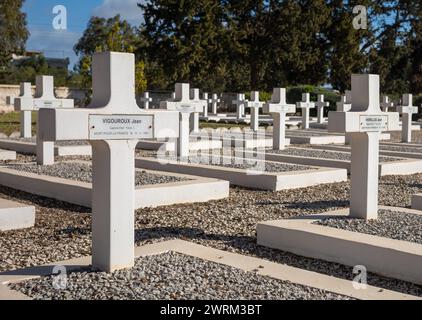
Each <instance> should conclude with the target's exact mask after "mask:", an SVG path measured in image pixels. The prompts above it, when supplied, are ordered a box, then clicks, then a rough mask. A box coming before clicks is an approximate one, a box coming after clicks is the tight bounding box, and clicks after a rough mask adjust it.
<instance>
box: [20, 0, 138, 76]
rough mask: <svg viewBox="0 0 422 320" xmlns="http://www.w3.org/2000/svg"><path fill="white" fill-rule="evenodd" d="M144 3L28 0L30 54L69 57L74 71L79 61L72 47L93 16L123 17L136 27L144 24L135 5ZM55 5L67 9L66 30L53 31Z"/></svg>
mask: <svg viewBox="0 0 422 320" xmlns="http://www.w3.org/2000/svg"><path fill="white" fill-rule="evenodd" d="M138 2H142V1H141V0H26V1H25V4H24V7H23V11H24V12H25V13H26V14H27V22H28V30H29V32H30V33H31V36H30V38H29V39H28V42H27V44H26V48H27V50H36V51H43V52H44V53H45V55H46V56H48V57H69V58H70V61H71V65H70V68H73V65H74V63H75V62H76V61H77V57H76V56H75V53H74V52H73V46H74V45H75V43H76V42H77V41H78V39H79V38H80V37H81V35H82V33H83V31H84V30H85V28H86V26H87V23H88V20H89V18H90V17H91V16H94V15H95V16H100V17H106V18H108V17H112V16H114V15H116V14H118V13H119V14H120V15H121V16H122V17H123V18H125V19H127V20H128V21H129V22H130V23H132V24H133V25H136V24H139V23H140V21H142V11H141V10H140V9H139V8H137V6H136V4H137V3H138ZM56 5H63V6H65V7H66V9H67V30H60V31H59V30H55V29H54V28H53V25H52V23H53V19H54V17H55V15H54V14H53V13H52V11H53V8H54V7H55V6H56Z"/></svg>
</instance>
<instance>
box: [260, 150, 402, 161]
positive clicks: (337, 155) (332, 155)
mask: <svg viewBox="0 0 422 320" xmlns="http://www.w3.org/2000/svg"><path fill="white" fill-rule="evenodd" d="M267 152H269V153H276V154H283V155H290V156H299V157H310V158H323V159H334V160H343V161H351V154H350V153H349V152H336V151H327V150H319V149H313V150H310V149H298V148H288V149H285V150H272V149H268V150H267ZM400 160H403V159H400V158H393V157H385V156H380V157H379V161H380V162H391V161H400Z"/></svg>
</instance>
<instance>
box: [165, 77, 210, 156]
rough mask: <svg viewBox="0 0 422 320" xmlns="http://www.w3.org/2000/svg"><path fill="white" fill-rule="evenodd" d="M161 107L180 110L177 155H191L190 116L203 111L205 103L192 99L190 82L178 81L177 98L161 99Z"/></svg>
mask: <svg viewBox="0 0 422 320" xmlns="http://www.w3.org/2000/svg"><path fill="white" fill-rule="evenodd" d="M160 108H163V109H167V110H173V111H179V137H178V140H177V155H178V156H179V157H188V156H189V136H190V116H191V114H192V113H194V112H201V111H202V110H203V104H202V103H198V102H195V101H193V100H191V99H190V90H189V83H176V90H175V98H174V99H171V100H169V101H161V103H160Z"/></svg>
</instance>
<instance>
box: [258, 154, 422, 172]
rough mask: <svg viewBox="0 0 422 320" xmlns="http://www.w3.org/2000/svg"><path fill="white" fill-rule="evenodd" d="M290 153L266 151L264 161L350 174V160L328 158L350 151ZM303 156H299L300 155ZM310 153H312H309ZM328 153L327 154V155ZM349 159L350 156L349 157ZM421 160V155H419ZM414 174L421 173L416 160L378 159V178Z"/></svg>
mask: <svg viewBox="0 0 422 320" xmlns="http://www.w3.org/2000/svg"><path fill="white" fill-rule="evenodd" d="M289 150H291V151H296V152H294V153H296V154H293V155H289V154H288V152H286V153H285V154H283V153H274V152H273V151H272V150H268V151H266V152H265V159H266V160H269V161H275V162H287V163H296V164H302V165H310V166H318V167H329V168H343V169H347V172H348V173H350V172H351V167H352V164H351V160H350V159H349V160H343V159H336V157H334V156H330V153H339V154H340V155H343V156H344V157H343V158H345V157H346V156H350V149H349V150H348V151H349V152H345V151H328V150H324V149H323V148H318V149H317V148H315V150H321V151H322V150H324V151H325V154H324V152H319V153H317V154H316V155H313V156H311V155H306V154H307V153H309V151H311V150H312V149H309V148H292V147H291V148H289ZM301 151H303V152H302V153H303V154H305V155H304V156H301V155H300V153H301ZM310 153H312V152H310ZM327 153H328V154H327ZM350 158H351V156H350ZM421 158H422V155H421ZM415 173H422V161H421V160H416V159H405V158H403V159H400V158H397V159H396V158H393V159H388V158H387V157H386V156H384V157H383V156H381V157H380V163H379V175H380V176H388V175H407V174H415Z"/></svg>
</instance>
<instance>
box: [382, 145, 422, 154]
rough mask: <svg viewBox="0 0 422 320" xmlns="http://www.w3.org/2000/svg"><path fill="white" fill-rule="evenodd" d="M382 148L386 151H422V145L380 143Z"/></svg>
mask: <svg viewBox="0 0 422 320" xmlns="http://www.w3.org/2000/svg"><path fill="white" fill-rule="evenodd" d="M380 150H384V151H397V152H408V153H422V145H420V147H419V148H416V147H407V146H404V145H403V146H389V145H385V144H381V145H380Z"/></svg>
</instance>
